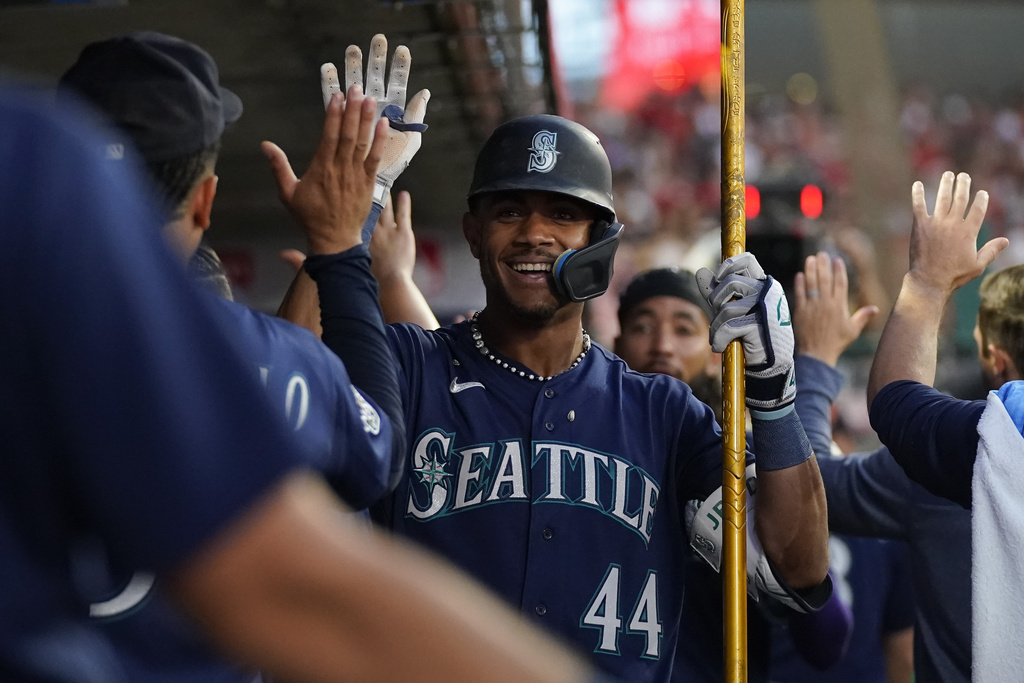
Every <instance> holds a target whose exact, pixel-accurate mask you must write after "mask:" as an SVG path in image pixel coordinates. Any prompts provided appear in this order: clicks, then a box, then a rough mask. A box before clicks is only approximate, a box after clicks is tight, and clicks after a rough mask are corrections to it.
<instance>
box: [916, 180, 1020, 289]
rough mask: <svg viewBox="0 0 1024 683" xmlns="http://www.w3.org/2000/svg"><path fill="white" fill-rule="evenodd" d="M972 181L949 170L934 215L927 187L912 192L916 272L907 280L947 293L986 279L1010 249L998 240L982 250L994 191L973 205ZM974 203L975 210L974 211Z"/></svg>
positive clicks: (918, 185)
mask: <svg viewBox="0 0 1024 683" xmlns="http://www.w3.org/2000/svg"><path fill="white" fill-rule="evenodd" d="M970 196H971V177H970V176H969V175H967V174H966V173H960V174H959V175H957V176H955V177H954V175H953V172H952V171H946V172H945V173H943V174H942V178H941V179H940V180H939V189H938V192H937V193H936V197H935V210H934V211H933V212H932V213H931V214H929V213H928V207H927V202H926V201H925V196H924V184H923V183H921V181H916V182H915V183H914V185H913V187H912V189H911V203H912V205H913V210H914V226H913V228H912V230H911V233H910V271H909V272H908V273H907V275H906V277H907V278H908V279H909V280H910V281H911V282H913V283H914V284H915V285H917V286H919V287H923V288H926V289H930V290H935V291H940V292H944V293H945V294H946V295H947V296H948V295H949V294H950V293H952V291H953V290H955V289H956V288H958V287H960V286H961V285H963V284H964V283H966V282H969V281H971V280H973V279H974V278H976V277H978V276H979V275H981V273H982V272H983V271H984V270H985V268H987V267H988V265H989V264H990V263H992V261H994V260H995V258H996V256H998V255H999V252H1001V251H1002V250H1003V249H1005V248H1006V247H1007V245H1008V244H1009V241H1008V240H1007V239H1006V238H1005V237H996V238H994V239H991V240H989V241H988V242H986V243H985V245H984V246H983V247H981V248H980V249H979V248H978V233H979V231H980V230H981V225H982V222H983V221H984V220H985V212H986V211H987V210H988V192H985V191H984V190H979V191H978V193H977V194H976V195H975V197H974V202H973V203H970ZM968 204H970V208H969V209H968Z"/></svg>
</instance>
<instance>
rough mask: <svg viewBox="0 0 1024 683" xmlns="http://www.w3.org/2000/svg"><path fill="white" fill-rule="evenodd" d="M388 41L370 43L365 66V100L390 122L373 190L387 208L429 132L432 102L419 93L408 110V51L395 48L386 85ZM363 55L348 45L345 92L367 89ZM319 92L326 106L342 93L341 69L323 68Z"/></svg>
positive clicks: (425, 92) (379, 38) (380, 39)
mask: <svg viewBox="0 0 1024 683" xmlns="http://www.w3.org/2000/svg"><path fill="white" fill-rule="evenodd" d="M387 55H388V41H387V38H385V37H384V35H383V34H379V33H378V34H377V35H375V36H374V37H373V40H372V41H371V43H370V56H369V59H368V60H367V63H366V81H365V90H366V96H367V97H372V98H374V99H375V100H376V101H377V110H376V111H377V116H381V117H383V118H385V119H386V120H387V121H388V124H389V130H388V134H387V142H386V144H385V147H384V152H383V158H382V161H381V164H380V168H379V169H378V170H377V184H376V187H375V189H374V195H373V201H374V202H376V203H377V204H379V205H380V206H384V203H385V200H386V199H387V195H388V192H389V191H390V190H391V186H392V185H393V184H394V182H395V179H396V178H398V176H399V175H401V173H402V171H404V170H405V169H406V167H407V166H408V165H409V162H410V161H412V158H413V156H415V155H416V152H417V151H419V148H420V144H421V143H422V137H423V136H422V133H423V131H425V130H426V129H427V126H426V124H424V123H423V119H424V117H425V116H426V114H427V102H428V101H429V100H430V91H429V90H420V91H419V92H418V93H416V94H415V95H413V96H412V99H411V100H409V106H408V107H406V102H405V97H406V88H407V86H408V83H409V69H410V66H411V64H412V55H411V54H410V53H409V48H407V47H406V46H404V45H399V46H398V47H397V48H395V54H394V57H393V58H392V60H391V74H390V76H389V77H388V79H387V83H386V84H385V81H384V72H385V70H386V66H387ZM362 71H363V53H362V50H360V49H359V46H357V45H349V46H348V49H347V50H345V89H346V90H350V89H351V88H352V86H354V85H358V86H359V87H360V88H363V87H364V82H363V73H362ZM320 90H321V92H322V94H323V97H324V106H325V107H326V106H327V103H328V102H330V99H331V97H332V96H333V95H334V94H335V93H338V92H340V91H341V83H340V82H339V80H338V69H337V67H336V66H335V65H334V64H333V63H331V62H326V63H325V64H323V65H322V66H321V67H320Z"/></svg>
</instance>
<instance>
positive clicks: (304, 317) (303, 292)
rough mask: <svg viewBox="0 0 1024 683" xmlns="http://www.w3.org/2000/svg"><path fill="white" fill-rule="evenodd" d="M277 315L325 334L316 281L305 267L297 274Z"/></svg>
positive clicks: (317, 334)
mask: <svg viewBox="0 0 1024 683" xmlns="http://www.w3.org/2000/svg"><path fill="white" fill-rule="evenodd" d="M277 317H278V318H284V319H285V320H288V321H289V322H293V323H295V324H296V325H298V326H299V327H305V328H306V329H307V330H309V331H310V332H312V333H313V334H315V335H316V336H318V337H320V336H322V335H323V327H322V326H321V324H320V297H319V295H318V293H317V289H316V283H315V282H313V278H311V277H310V276H309V274H308V273H307V272H306V269H305V268H303V269H302V270H300V271H299V272H298V273H296V274H295V279H294V280H292V284H291V287H289V288H288V291H287V293H285V295H284V299H283V300H282V301H281V306H280V307H279V308H278V309H277Z"/></svg>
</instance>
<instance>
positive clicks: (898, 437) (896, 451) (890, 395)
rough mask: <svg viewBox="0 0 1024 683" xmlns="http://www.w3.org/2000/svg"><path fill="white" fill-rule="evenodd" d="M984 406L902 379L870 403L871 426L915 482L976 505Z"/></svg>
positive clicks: (965, 503) (961, 502)
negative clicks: (977, 458)
mask: <svg viewBox="0 0 1024 683" xmlns="http://www.w3.org/2000/svg"><path fill="white" fill-rule="evenodd" d="M984 411H985V401H983V400H982V401H964V400H962V399H958V398H953V397H951V396H947V395H946V394H943V393H942V392H940V391H939V390H938V389H934V388H932V387H930V386H928V385H927V384H921V383H919V382H912V381H910V380H901V381H898V382H892V383H890V384H887V385H886V386H884V387H882V389H881V391H879V392H878V394H877V395H876V396H875V399H874V401H872V403H871V426H872V427H873V428H874V430H875V431H876V432H878V438H879V440H880V441H881V442H882V443H884V444H885V445H886V446H887V447H888V448H889V450H890V451H891V452H892V454H893V457H895V458H896V460H897V462H899V463H900V465H901V466H902V467H903V469H904V470H906V472H907V476H909V477H910V478H911V479H913V480H914V481H916V482H918V483H920V484H921V485H922V486H924V487H925V488H926V489H928V490H929V491H931V492H932V493H934V494H936V495H939V496H942V497H944V498H949V499H950V500H952V501H955V502H957V503H959V504H960V505H963V506H964V507H970V506H971V480H972V479H973V478H974V458H975V456H976V455H977V454H978V421H979V420H980V419H981V414H982V413H983V412H984Z"/></svg>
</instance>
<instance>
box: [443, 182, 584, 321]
mask: <svg viewBox="0 0 1024 683" xmlns="http://www.w3.org/2000/svg"><path fill="white" fill-rule="evenodd" d="M593 219H594V211H593V209H591V207H590V205H589V204H587V203H586V202H582V201H580V200H578V199H575V198H573V197H569V196H566V195H561V194H556V193H553V192H537V191H525V192H495V193H493V194H489V195H485V196H484V197H482V198H481V200H480V202H479V204H477V206H476V210H475V211H473V212H470V213H467V214H466V215H465V216H464V217H463V221H462V231H463V233H464V234H465V236H466V240H467V241H468V242H469V247H470V250H471V251H472V252H473V256H475V257H476V258H477V260H479V261H480V276H481V278H482V279H483V281H484V287H485V288H486V289H487V304H488V306H497V307H499V308H502V309H504V311H505V312H508V313H512V314H514V315H516V316H517V317H519V318H520V319H522V320H525V321H530V322H534V323H544V322H547V321H549V320H551V319H552V318H553V317H554V315H555V313H556V312H557V311H558V309H560V308H561V307H562V306H564V305H566V303H568V301H567V300H566V299H565V298H563V297H562V296H560V295H559V294H558V293H557V290H556V289H555V284H554V280H553V279H552V275H551V268H552V265H553V264H554V262H555V260H556V259H557V258H558V256H559V255H560V254H561V253H562V252H564V251H565V250H566V249H581V248H583V247H584V246H586V245H587V242H588V238H589V235H590V224H591V223H592V222H593Z"/></svg>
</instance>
